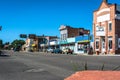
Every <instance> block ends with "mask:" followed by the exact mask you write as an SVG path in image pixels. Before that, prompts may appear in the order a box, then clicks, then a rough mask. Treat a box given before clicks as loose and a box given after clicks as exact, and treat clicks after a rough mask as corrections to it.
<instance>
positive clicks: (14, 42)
mask: <svg viewBox="0 0 120 80" xmlns="http://www.w3.org/2000/svg"><path fill="white" fill-rule="evenodd" d="M24 44H25V41H24V40H17V39H16V40H14V41H13V42H12V43H11V45H12V46H13V47H18V46H19V47H22V45H24Z"/></svg>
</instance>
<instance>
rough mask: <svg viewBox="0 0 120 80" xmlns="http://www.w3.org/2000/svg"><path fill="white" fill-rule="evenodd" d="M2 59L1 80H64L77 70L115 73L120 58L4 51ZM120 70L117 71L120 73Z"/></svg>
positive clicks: (119, 63) (0, 63)
mask: <svg viewBox="0 0 120 80" xmlns="http://www.w3.org/2000/svg"><path fill="white" fill-rule="evenodd" d="M4 53H5V54H6V55H9V56H6V55H5V56H0V80H63V79H64V78H65V77H68V76H69V75H71V74H73V73H74V72H75V71H77V70H83V69H84V64H85V63H86V62H87V66H88V69H89V70H91V69H101V68H102V65H103V64H104V70H112V69H113V68H115V67H117V66H119V65H120V56H82V55H65V54H47V53H37V52H36V53H31V52H29V53H26V52H12V51H4ZM119 69H120V68H118V69H117V70H119Z"/></svg>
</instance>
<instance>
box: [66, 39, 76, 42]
mask: <svg viewBox="0 0 120 80" xmlns="http://www.w3.org/2000/svg"><path fill="white" fill-rule="evenodd" d="M67 41H68V43H72V42H75V38H67Z"/></svg>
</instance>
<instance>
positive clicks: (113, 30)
mask: <svg viewBox="0 0 120 80" xmlns="http://www.w3.org/2000/svg"><path fill="white" fill-rule="evenodd" d="M93 34H94V51H95V52H96V54H117V53H120V44H119V43H120V6H119V5H117V4H109V3H108V1H107V0H103V1H102V3H101V5H100V7H99V8H98V10H96V11H94V13H93Z"/></svg>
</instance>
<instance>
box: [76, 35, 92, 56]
mask: <svg viewBox="0 0 120 80" xmlns="http://www.w3.org/2000/svg"><path fill="white" fill-rule="evenodd" d="M90 43H91V41H90V40H89V37H88V36H77V37H76V43H75V53H77V54H88V51H89V49H90Z"/></svg>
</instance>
